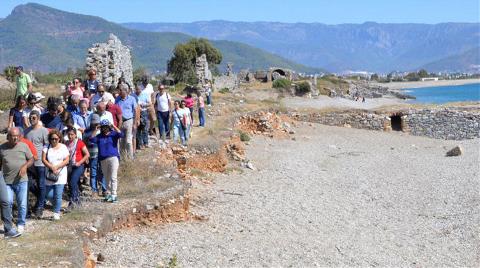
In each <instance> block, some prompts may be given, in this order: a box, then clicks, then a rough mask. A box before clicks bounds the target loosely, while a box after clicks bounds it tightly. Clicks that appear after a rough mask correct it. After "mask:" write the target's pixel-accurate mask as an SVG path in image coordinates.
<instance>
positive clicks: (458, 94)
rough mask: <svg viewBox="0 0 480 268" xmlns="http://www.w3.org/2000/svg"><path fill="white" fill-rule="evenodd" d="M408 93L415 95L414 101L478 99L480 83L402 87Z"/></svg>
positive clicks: (479, 99) (479, 97)
mask: <svg viewBox="0 0 480 268" xmlns="http://www.w3.org/2000/svg"><path fill="white" fill-rule="evenodd" d="M404 91H405V93H406V94H408V95H412V96H415V97H416V98H417V99H416V100H413V101H412V102H416V103H437V104H441V103H447V102H457V101H480V83H476V84H467V85H460V86H440V87H423V88H408V89H404Z"/></svg>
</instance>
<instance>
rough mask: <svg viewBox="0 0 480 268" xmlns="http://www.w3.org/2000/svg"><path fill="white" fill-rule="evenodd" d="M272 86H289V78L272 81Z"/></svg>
mask: <svg viewBox="0 0 480 268" xmlns="http://www.w3.org/2000/svg"><path fill="white" fill-rule="evenodd" d="M272 86H273V88H285V89H286V88H289V87H290V86H291V83H290V80H288V79H285V78H279V79H276V80H274V81H273V84H272Z"/></svg>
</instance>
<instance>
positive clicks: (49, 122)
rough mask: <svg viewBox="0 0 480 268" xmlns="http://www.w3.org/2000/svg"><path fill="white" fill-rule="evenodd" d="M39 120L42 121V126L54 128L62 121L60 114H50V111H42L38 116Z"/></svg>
mask: <svg viewBox="0 0 480 268" xmlns="http://www.w3.org/2000/svg"><path fill="white" fill-rule="evenodd" d="M40 120H41V121H42V123H43V126H44V127H46V128H55V127H56V126H57V125H58V124H60V123H61V122H62V120H61V119H60V116H58V115H56V116H52V115H51V114H50V113H48V112H47V113H44V114H42V115H41V116H40Z"/></svg>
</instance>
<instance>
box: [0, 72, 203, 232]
mask: <svg viewBox="0 0 480 268" xmlns="http://www.w3.org/2000/svg"><path fill="white" fill-rule="evenodd" d="M16 72H17V91H16V95H15V106H14V107H13V108H12V109H11V110H10V113H9V117H8V126H7V128H8V130H7V142H6V143H4V144H2V145H1V146H0V168H1V173H0V204H1V216H2V221H3V222H4V235H5V237H7V238H12V237H18V236H20V235H21V234H22V233H23V232H24V231H25V222H26V219H27V217H29V216H30V217H32V218H42V217H43V211H44V209H45V207H46V203H47V202H50V204H51V206H52V211H53V217H52V219H53V220H59V219H60V217H61V211H62V201H63V198H64V191H65V196H66V197H67V198H68V207H67V208H66V210H71V209H76V208H77V207H79V206H81V205H82V198H81V187H80V186H81V185H82V184H83V185H87V186H88V187H89V188H90V190H91V194H92V195H98V196H101V197H102V198H103V199H104V201H105V202H110V203H116V202H118V196H117V185H118V179H117V173H118V169H119V166H120V165H121V163H122V161H134V159H135V154H136V152H137V151H138V150H142V149H144V148H146V147H151V145H150V144H149V136H151V135H158V137H159V139H161V140H162V141H163V142H165V143H169V142H170V141H171V142H172V143H180V145H181V146H187V144H188V141H189V138H190V137H191V131H192V127H193V122H194V120H193V117H194V116H193V115H194V111H195V106H196V108H197V111H198V121H199V123H198V126H199V127H204V126H205V105H211V89H210V87H209V86H208V85H207V87H206V88H205V92H206V96H205V97H206V99H207V101H206V103H205V101H204V97H203V96H202V94H200V93H198V91H197V92H196V93H197V94H196V97H195V98H194V97H193V96H192V94H191V93H188V94H187V95H186V96H184V97H183V96H180V97H179V98H178V99H173V98H172V96H171V95H170V93H168V91H167V88H166V87H165V86H164V85H162V84H159V85H158V88H157V90H156V91H155V90H154V88H153V86H152V84H150V83H149V81H148V78H147V77H146V76H145V77H142V79H141V80H140V81H137V82H136V83H135V84H134V85H130V84H128V83H127V82H126V81H125V80H124V79H123V78H120V79H119V81H118V83H117V84H116V85H112V86H110V87H108V88H106V86H105V85H103V84H102V83H101V82H99V81H98V80H97V78H96V70H94V69H91V70H89V71H88V72H87V75H88V78H87V79H86V80H85V81H84V82H83V83H82V80H81V79H80V78H75V79H73V81H72V83H67V84H66V85H65V88H64V92H62V94H61V96H60V97H49V98H48V100H47V102H46V106H45V107H44V106H42V104H41V102H42V100H43V99H44V98H45V97H44V96H43V95H42V94H41V93H33V91H32V81H31V79H30V77H29V76H28V74H25V73H24V72H23V67H21V66H18V67H17V68H16ZM157 127H158V130H157V129H156V128H157ZM29 195H33V196H32V197H34V199H35V203H34V204H28V201H29V200H31V199H33V198H29V197H28V196H29ZM14 196H15V201H16V204H17V208H18V213H17V214H18V217H17V220H16V228H15V227H14V224H13V219H12V207H13V203H14Z"/></svg>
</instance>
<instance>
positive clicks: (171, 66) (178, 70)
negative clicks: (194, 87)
mask: <svg viewBox="0 0 480 268" xmlns="http://www.w3.org/2000/svg"><path fill="white" fill-rule="evenodd" d="M202 54H205V55H206V56H207V62H208V65H209V67H210V68H212V69H214V68H215V67H216V65H217V64H219V63H220V62H222V54H221V53H220V51H219V50H218V49H217V48H215V47H214V46H212V44H210V42H208V40H207V39H203V38H200V39H196V38H193V39H190V40H189V41H188V42H187V43H185V44H177V45H176V46H175V48H174V50H173V56H172V58H171V59H170V60H169V61H168V65H167V71H168V73H169V74H170V75H172V77H173V78H174V79H175V81H176V82H186V83H190V84H196V83H197V78H196V75H195V61H196V58H197V57H199V56H201V55H202Z"/></svg>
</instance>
